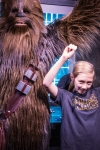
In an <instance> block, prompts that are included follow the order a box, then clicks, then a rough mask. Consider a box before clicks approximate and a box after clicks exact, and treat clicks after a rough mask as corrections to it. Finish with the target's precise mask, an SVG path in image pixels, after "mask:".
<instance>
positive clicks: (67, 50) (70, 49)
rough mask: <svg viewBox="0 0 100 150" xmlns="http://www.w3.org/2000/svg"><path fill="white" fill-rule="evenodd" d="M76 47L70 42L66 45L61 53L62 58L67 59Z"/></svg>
mask: <svg viewBox="0 0 100 150" xmlns="http://www.w3.org/2000/svg"><path fill="white" fill-rule="evenodd" d="M76 49H77V46H75V45H74V44H70V45H68V46H67V47H66V48H65V49H64V51H63V54H62V57H63V58H64V59H66V60H67V59H69V58H70V57H71V56H72V55H73V54H74V52H75V51H76Z"/></svg>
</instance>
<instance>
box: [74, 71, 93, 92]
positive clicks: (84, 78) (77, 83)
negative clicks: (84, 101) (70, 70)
mask: <svg viewBox="0 0 100 150" xmlns="http://www.w3.org/2000/svg"><path fill="white" fill-rule="evenodd" d="M93 77H94V74H91V73H79V75H78V76H77V77H75V78H73V81H74V90H75V91H77V92H78V93H80V94H84V93H85V92H86V91H87V90H88V89H90V88H91V86H92V83H93Z"/></svg>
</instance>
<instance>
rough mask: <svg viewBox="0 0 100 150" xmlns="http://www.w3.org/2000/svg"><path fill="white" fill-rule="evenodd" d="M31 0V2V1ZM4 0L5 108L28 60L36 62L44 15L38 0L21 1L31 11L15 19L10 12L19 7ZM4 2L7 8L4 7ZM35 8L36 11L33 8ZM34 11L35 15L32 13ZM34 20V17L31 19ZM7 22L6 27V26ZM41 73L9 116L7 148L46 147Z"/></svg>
mask: <svg viewBox="0 0 100 150" xmlns="http://www.w3.org/2000/svg"><path fill="white" fill-rule="evenodd" d="M31 2H32V4H31ZM7 3H8V1H5V3H4V4H5V5H3V6H4V7H3V17H4V18H3V21H1V22H0V31H1V37H0V39H1V42H2V44H1V48H0V54H1V58H0V61H1V66H0V78H1V79H2V80H1V81H0V87H1V89H0V91H1V92H0V99H1V101H0V106H1V107H2V108H3V109H4V108H5V107H6V105H7V101H8V98H9V97H10V95H11V94H12V93H13V92H14V89H15V87H16V85H17V83H18V82H19V81H20V80H21V79H22V78H23V74H24V71H25V69H26V68H27V67H28V65H29V62H30V60H31V59H34V63H37V61H38V60H37V57H36V56H37V52H34V51H33V50H34V49H35V47H36V46H37V44H38V40H39V37H40V34H41V31H42V30H43V29H44V25H43V24H42V21H43V16H42V15H43V14H42V10H41V7H40V5H39V2H38V1H34V3H33V1H31V0H29V1H28V2H27V1H24V6H27V8H28V9H29V10H30V11H31V14H29V16H28V15H26V17H22V18H19V17H17V18H15V15H14V13H12V12H11V9H13V7H16V8H17V7H18V3H16V1H14V0H10V1H9V3H8V4H7ZM6 4H7V9H6ZM34 7H35V11H32V10H34ZM34 14H37V16H36V18H35V15H34ZM34 19H35V20H36V21H35V22H34ZM19 20H21V21H24V22H27V26H24V27H23V26H18V27H17V26H15V22H16V21H19ZM5 24H6V26H5ZM42 79H43V77H42V75H41V72H40V71H38V79H37V80H36V82H35V83H34V85H33V86H32V88H31V92H30V93H29V95H28V96H26V97H25V98H24V100H23V102H22V104H21V106H20V108H18V110H17V111H16V112H15V113H14V114H13V115H11V116H10V118H9V132H8V135H7V136H8V138H7V150H8V149H9V150H42V149H43V150H47V149H48V142H49V141H48V139H49V134H48V131H49V110H48V102H47V94H46V91H45V89H44V88H43V86H42Z"/></svg>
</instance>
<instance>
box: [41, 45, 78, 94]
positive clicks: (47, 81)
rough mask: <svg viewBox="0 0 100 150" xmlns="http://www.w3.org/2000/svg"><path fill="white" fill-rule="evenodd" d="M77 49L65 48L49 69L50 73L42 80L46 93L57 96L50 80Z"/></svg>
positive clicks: (72, 46) (70, 46) (56, 90)
mask: <svg viewBox="0 0 100 150" xmlns="http://www.w3.org/2000/svg"><path fill="white" fill-rule="evenodd" d="M76 49H77V46H75V45H73V44H70V45H69V46H67V47H66V48H65V49H64V51H63V54H62V55H61V57H60V58H59V60H58V61H57V62H56V63H55V64H54V65H53V67H52V68H51V69H50V71H49V72H48V73H47V75H46V76H45V78H44V80H43V85H44V86H45V87H46V89H47V91H48V92H49V93H50V94H51V95H52V96H53V97H56V96H57V92H58V88H57V86H55V85H54V84H53V83H52V80H53V79H54V77H55V76H56V74H57V73H58V71H59V69H60V68H61V66H62V65H63V64H64V63H65V62H66V61H67V60H68V59H69V58H70V57H71V56H72V55H73V54H74V52H75V50H76Z"/></svg>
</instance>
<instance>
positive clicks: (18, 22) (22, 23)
mask: <svg viewBox="0 0 100 150" xmlns="http://www.w3.org/2000/svg"><path fill="white" fill-rule="evenodd" d="M15 25H16V26H27V24H26V23H25V22H23V21H17V22H16V23H15Z"/></svg>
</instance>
